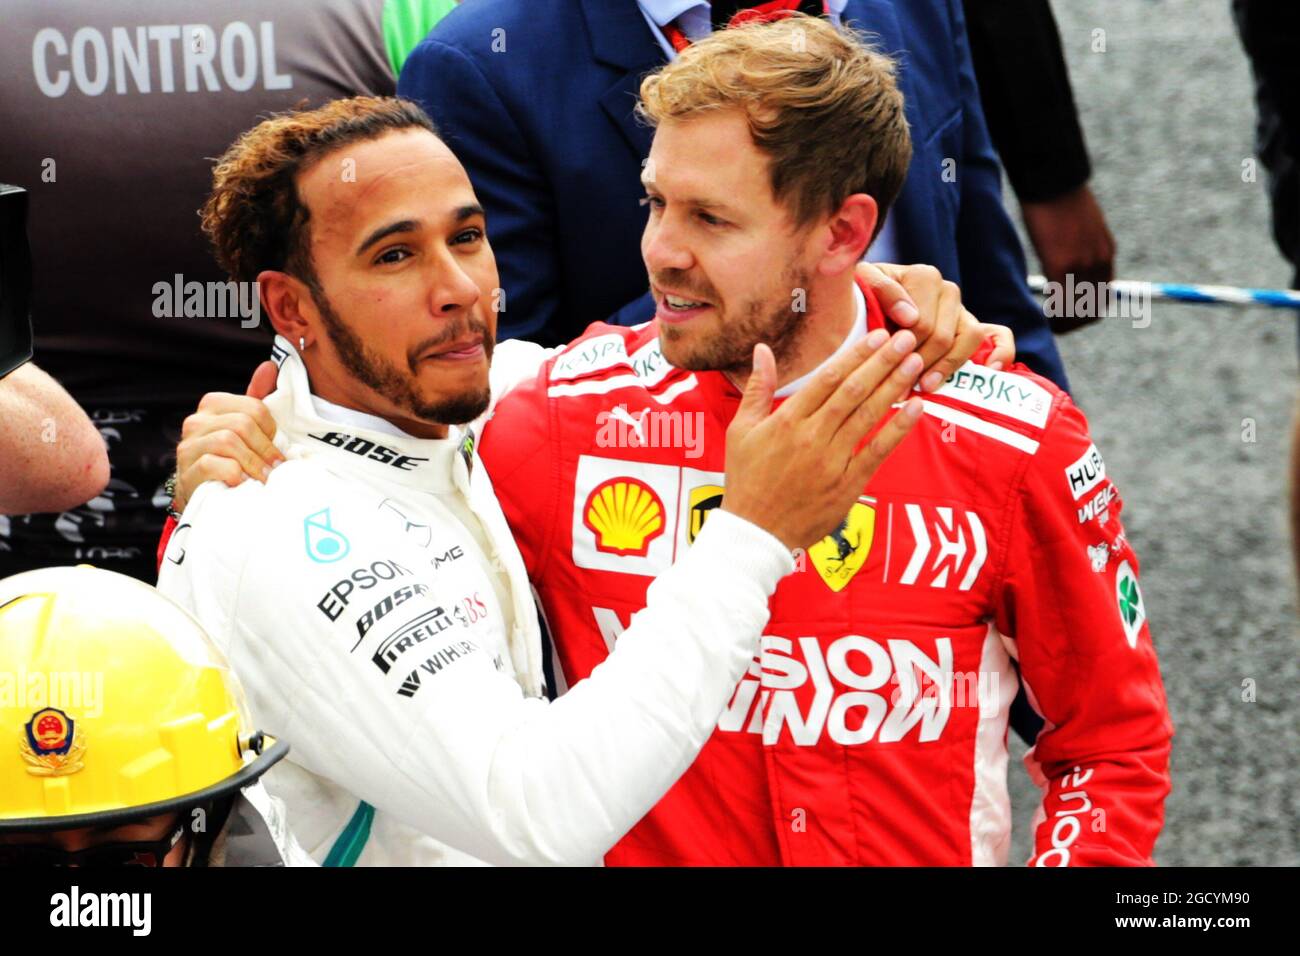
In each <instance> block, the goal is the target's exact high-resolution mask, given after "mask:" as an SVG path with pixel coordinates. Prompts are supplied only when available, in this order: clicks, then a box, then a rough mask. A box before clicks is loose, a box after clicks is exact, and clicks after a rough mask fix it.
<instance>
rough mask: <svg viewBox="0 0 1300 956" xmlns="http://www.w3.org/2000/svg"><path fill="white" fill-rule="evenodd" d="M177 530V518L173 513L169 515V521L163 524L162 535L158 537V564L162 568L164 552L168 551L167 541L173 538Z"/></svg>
mask: <svg viewBox="0 0 1300 956" xmlns="http://www.w3.org/2000/svg"><path fill="white" fill-rule="evenodd" d="M175 530H176V519H175V518H173V517H172V516H171V515H168V516H167V521H166V522H165V523H164V524H163V529H162V537H160V538H159V539H158V554H157V559H158V562H157V566H158V568H159V569H160V570H161V568H162V563H163V554H164V553H165V552H166V551H167V542H168V541H170V540H171V539H172V532H174V531H175Z"/></svg>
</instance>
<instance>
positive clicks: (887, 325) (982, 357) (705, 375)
mask: <svg viewBox="0 0 1300 956" xmlns="http://www.w3.org/2000/svg"><path fill="white" fill-rule="evenodd" d="M855 279H856V281H857V283H858V288H859V289H861V290H862V297H863V298H864V299H865V300H866V303H867V331H868V332H870V331H872V330H873V329H885V330H886V331H888V332H891V333H892V332H895V331H897V330H898V326H896V325H895V324H894V323H893V322H891V321H889V320H888V319H887V318H886V317H885V312H884V309H883V308H882V307H881V305H880V300H879V299H877V298H876V293H875V292H874V291H873V290H872V289H871V287H870V286H869V285H867V283H865V282H864V281H863V280H862V278H861V277H855ZM993 345H994V343H993V340H992V339H987V340H985V341H984V342H982V343H981V344H980V347H979V348H978V349H976V351H975V354H974V355H972V356H971V358H970V361H972V362H974V363H976V364H977V365H983V364H984V362H985V361H987V359H988V356H989V355H990V353H992V351H993ZM695 375H697V376H698V377H699V381H700V385H701V387H703V388H704V389H706V390H707V391H709V392H711V393H712V394H714V395H716V396H719V397H722V398H729V399H732V400H735V401H739V400H740V390H739V389H738V388H736V386H735V385H734V384H732V382H731V379H729V378H727V376H726V375H724V374H723V373H721V372H696V373H695ZM780 401H782V399H777V402H778V403H779V402H780Z"/></svg>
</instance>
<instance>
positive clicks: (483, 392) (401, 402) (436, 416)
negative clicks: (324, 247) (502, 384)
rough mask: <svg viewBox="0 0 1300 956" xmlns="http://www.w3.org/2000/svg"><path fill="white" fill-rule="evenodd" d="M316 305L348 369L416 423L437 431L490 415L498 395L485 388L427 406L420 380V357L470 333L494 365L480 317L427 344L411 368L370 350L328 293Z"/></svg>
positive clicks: (411, 356) (416, 351) (409, 359)
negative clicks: (418, 388)
mask: <svg viewBox="0 0 1300 956" xmlns="http://www.w3.org/2000/svg"><path fill="white" fill-rule="evenodd" d="M312 299H313V300H314V301H315V303H316V308H317V309H319V310H320V314H321V320H322V321H323V322H324V324H325V334H326V335H328V336H329V340H330V342H331V343H332V344H333V345H334V348H335V349H336V350H337V351H338V353H339V360H340V361H341V362H342V363H343V367H344V368H346V369H347V370H348V372H349V373H350V374H351V375H352V376H353V377H354V378H355V379H356V380H357V381H359V382H361V383H362V384H363V385H367V386H369V387H370V388H371V389H372V390H373V391H375V392H376V393H377V394H379V395H380V396H382V397H383V398H385V399H387V400H388V401H389V402H391V403H392V404H393V405H395V406H397V407H398V408H400V409H402V410H403V411H404V412H406V413H408V414H409V415H411V417H412V418H415V419H418V420H419V421H422V422H427V423H429V424H434V425H464V424H467V423H468V422H472V421H473V420H474V419H476V418H478V417H479V416H480V415H482V414H483V413H484V412H485V411H487V409H488V405H489V403H490V402H491V400H492V389H491V386H490V385H487V384H485V385H484V386H483V387H482V388H481V389H477V390H474V391H470V392H466V393H464V394H461V395H455V396H452V397H449V398H444V399H440V400H438V401H426V400H425V399H422V398H421V397H420V395H419V394H418V393H417V392H416V389H415V384H416V381H417V380H418V375H419V373H418V370H417V362H418V359H419V357H420V356H421V355H422V354H424V353H425V352H427V351H428V350H429V349H431V348H436V347H437V346H439V345H443V344H446V343H448V342H454V341H456V340H457V339H459V338H463V337H464V336H465V335H466V334H468V333H477V334H479V335H481V336H483V351H484V354H485V355H486V356H487V360H488V363H489V364H490V363H491V361H492V347H493V345H494V343H493V341H492V336H491V335H490V334H489V333H488V328H487V325H486V324H484V323H483V322H481V321H479V320H478V319H476V318H474V317H472V316H471V317H468V318H467V319H466V320H465V321H463V322H458V323H457V324H456V325H454V326H450V327H448V328H447V329H446V330H445V331H444V332H442V333H441V334H439V335H436V336H434V337H432V338H429V339H425V340H424V341H423V342H420V343H419V344H418V345H417V346H415V348H413V349H411V350H409V351H408V352H407V356H406V364H407V367H406V368H405V369H403V368H401V367H399V366H398V365H397V364H396V363H394V362H391V361H389V360H388V359H386V358H384V357H383V356H382V355H379V354H378V353H376V352H374V351H373V350H371V349H370V348H368V347H367V346H366V344H365V342H363V341H362V340H361V336H359V335H357V333H356V332H355V331H353V330H352V329H351V328H350V327H349V326H348V325H347V324H346V323H345V322H344V321H343V320H342V318H340V317H339V314H338V313H337V312H335V311H334V307H333V306H332V305H331V304H330V301H329V299H328V298H327V297H326V295H325V294H324V292H320V293H319V294H318V293H316V292H315V291H313V294H312Z"/></svg>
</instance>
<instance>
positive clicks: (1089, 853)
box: [480, 292, 1173, 866]
mask: <svg viewBox="0 0 1300 956" xmlns="http://www.w3.org/2000/svg"><path fill="white" fill-rule="evenodd" d="M867 299H868V325H869V326H870V327H872V328H875V327H879V326H881V324H882V321H883V320H882V318H881V314H880V310H879V307H878V305H877V304H876V303H875V301H874V299H872V297H871V295H870V293H869V292H868V293H867ZM739 400H740V395H739V393H738V392H737V390H736V389H735V388H734V387H733V386H732V385H731V384H730V383H729V381H728V380H727V379H726V378H725V377H724V376H723V375H722V374H720V373H716V372H695V373H692V372H687V371H683V370H680V369H676V368H674V367H672V366H669V365H668V364H667V363H666V362H665V360H664V358H663V356H662V354H661V353H660V351H659V347H658V333H657V330H656V327H655V325H654V323H650V324H648V325H645V326H642V327H640V328H636V329H629V328H619V327H613V326H606V325H602V324H596V325H593V326H591V328H589V329H588V330H587V332H586V333H585V334H584V335H583V336H582V337H581V338H580V339H578V340H576V341H575V342H574V343H573V344H571V345H570V346H568V347H567V348H565V349H563V350H561V352H560V353H559V354H558V355H555V356H552V357H551V358H550V359H549V360H548V361H547V362H546V363H545V364H544V365H543V366H542V368H541V370H540V372H539V373H538V374H537V375H536V376H535V378H532V379H529V380H528V381H526V382H524V383H523V384H522V385H520V386H518V387H517V388H515V389H514V391H512V392H510V393H509V394H508V395H506V396H505V397H504V398H502V399H501V401H500V404H499V405H498V406H497V409H496V412H495V415H494V417H493V418H492V419H491V420H490V421H489V423H488V425H487V428H486V430H485V432H484V436H483V441H482V443H481V446H480V447H481V454H482V456H483V460H484V461H485V462H486V464H487V467H488V469H489V471H490V473H491V476H492V479H493V483H494V485H495V486H496V490H497V495H498V497H499V499H500V501H501V505H502V508H503V509H504V511H505V514H506V517H507V519H508V520H509V522H510V525H511V528H512V530H513V532H514V534H515V537H516V540H517V541H518V544H519V548H520V550H521V551H522V553H523V556H524V560H525V562H526V564H527V568H528V574H529V577H530V579H531V581H532V583H533V586H534V587H535V588H536V590H537V592H538V594H539V596H540V600H541V604H542V608H543V612H544V614H545V616H546V619H547V621H548V624H549V626H550V631H551V634H552V636H553V640H554V641H555V642H556V650H557V654H558V658H559V662H560V664H561V665H562V668H563V676H564V678H565V680H567V682H568V684H569V685H572V684H573V683H575V682H577V681H580V680H582V679H583V678H585V677H586V676H587V675H588V674H590V673H591V672H592V670H593V668H595V667H597V666H598V665H599V664H600V663H601V661H603V660H604V659H605V657H606V655H607V654H608V652H609V650H610V648H611V647H612V646H613V644H614V642H615V641H616V640H617V639H618V635H619V633H620V632H621V631H622V630H623V629H624V628H626V627H627V626H628V621H629V619H630V617H631V616H632V615H633V614H635V613H636V612H637V611H639V610H640V609H641V608H642V607H644V605H645V592H646V588H647V587H648V586H649V584H650V582H651V581H653V580H654V576H655V575H656V574H658V573H660V572H661V571H663V570H664V569H665V568H666V567H668V566H669V565H670V564H671V563H672V562H673V561H674V559H675V558H676V556H678V555H680V554H681V553H683V551H684V549H686V548H688V547H690V545H691V542H692V541H693V539H694V536H695V535H696V534H697V533H698V532H699V529H700V527H701V526H702V525H703V523H704V522H705V521H706V520H707V519H708V516H709V513H710V511H711V510H712V509H714V508H716V507H717V506H718V504H719V502H720V501H721V498H722V495H723V493H724V488H723V479H724V474H723V473H724V449H725V431H726V428H727V425H728V423H729V422H730V421H731V418H732V416H733V415H734V413H735V411H736V408H737V406H738V403H739ZM925 410H926V414H925V415H923V416H922V418H921V420H920V422H918V424H917V426H916V427H915V429H914V430H913V433H912V434H911V435H909V436H908V438H907V439H906V440H905V441H904V442H903V444H902V445H901V446H900V447H899V448H898V449H897V450H896V451H895V452H894V453H893V455H892V456H891V457H890V458H889V459H888V460H887V461H886V462H885V464H884V465H883V466H882V467H881V469H880V470H879V471H878V472H877V474H876V475H875V477H874V478H873V479H872V480H871V482H870V483H869V485H868V486H867V487H866V488H864V489H863V494H862V496H861V497H860V498H859V500H858V503H857V504H855V505H854V506H853V508H852V510H851V511H850V512H849V514H848V515H847V516H846V517H845V521H844V523H843V524H842V525H841V526H840V528H839V529H838V530H837V531H836V532H835V533H834V534H833V535H831V536H830V537H828V538H825V539H823V540H822V541H821V542H819V543H818V544H816V545H815V546H813V547H812V548H810V549H809V550H808V551H807V552H806V553H805V554H803V555H802V556H799V555H796V557H797V559H798V560H797V566H798V567H799V568H801V570H796V572H795V573H794V574H792V575H790V576H788V577H786V578H785V579H784V581H782V583H781V584H780V586H779V587H778V588H777V591H776V593H775V595H774V597H773V599H772V601H771V621H770V623H769V625H768V628H767V632H766V635H765V637H764V639H763V643H762V652H761V655H760V657H758V658H756V659H755V661H754V663H753V664H752V665H751V667H750V670H749V672H748V675H747V676H745V677H744V678H742V680H741V681H740V683H739V685H738V686H737V688H736V692H735V696H734V697H733V699H732V701H731V703H730V706H729V707H728V709H727V710H726V712H725V713H724V714H723V716H722V718H721V719H720V720H719V722H718V727H717V729H716V731H715V732H714V734H713V736H712V737H711V738H710V740H709V742H708V743H707V744H706V745H705V747H704V750H703V751H702V753H701V754H700V756H699V758H698V759H697V760H696V761H695V763H694V764H693V765H692V767H691V768H690V770H688V771H687V773H686V774H685V775H684V776H683V777H682V778H681V779H680V780H679V781H678V783H677V784H676V785H675V786H674V787H673V788H672V789H671V790H670V791H669V792H668V794H667V795H666V796H665V797H664V798H663V800H662V801H660V803H659V804H658V805H657V806H656V807H655V808H654V809H653V810H651V811H650V813H648V814H647V815H646V816H645V817H644V818H643V819H642V820H641V822H640V823H639V824H638V825H637V826H636V827H634V828H633V829H632V831H631V832H630V833H628V835H627V836H626V837H625V838H624V839H623V840H622V841H621V842H619V843H618V844H617V845H616V846H615V847H614V849H613V850H611V851H610V852H609V854H608V855H607V856H606V863H608V864H611V865H620V864H632V865H661V864H662V865H675V864H702V865H722V866H728V865H747V864H749V865H775V864H789V865H828V864H829V865H835V864H849V865H853V864H879V865H971V864H1000V863H1003V862H1005V861H1006V857H1007V853H1008V847H1009V842H1010V829H1011V826H1010V822H1011V821H1010V806H1009V800H1008V795H1007V786H1006V773H1007V762H1008V761H1007V747H1006V738H1007V714H1008V709H1009V706H1010V703H1011V701H1012V699H1013V698H1014V697H1015V694H1016V690H1017V687H1018V680H1023V681H1024V682H1025V683H1026V684H1027V690H1028V694H1029V699H1030V702H1031V703H1032V704H1033V705H1034V707H1035V708H1036V709H1037V710H1038V712H1039V713H1040V714H1041V715H1043V717H1044V718H1045V721H1046V722H1045V726H1044V729H1043V730H1042V732H1041V733H1040V734H1039V736H1038V739H1037V741H1036V744H1035V746H1034V747H1033V749H1032V750H1031V751H1030V753H1029V755H1028V756H1027V758H1026V764H1027V765H1028V767H1029V770H1030V773H1031V774H1032V775H1034V776H1035V779H1036V781H1037V782H1038V783H1039V784H1040V786H1041V787H1042V788H1043V792H1044V797H1043V803H1042V805H1041V808H1040V810H1039V813H1038V816H1037V819H1036V827H1035V829H1036V834H1035V838H1034V851H1033V856H1032V857H1031V860H1030V862H1031V863H1036V864H1039V865H1046V866H1058V865H1087V864H1092V865H1141V864H1150V863H1151V853H1152V848H1153V846H1154V844H1155V841H1156V837H1157V835H1158V834H1159V832H1160V829H1161V826H1162V822H1163V805H1164V799H1165V796H1166V795H1167V794H1168V792H1169V787H1170V784H1169V775H1168V759H1169V750H1170V740H1171V737H1172V733H1173V728H1172V724H1171V722H1170V719H1169V715H1168V711H1167V708H1166V704H1165V696H1164V689H1163V686H1162V684H1161V679H1160V672H1159V668H1158V665H1157V661H1156V653H1155V648H1154V646H1153V645H1152V642H1151V637H1150V634H1149V631H1148V627H1147V623H1146V608H1145V604H1144V602H1143V599H1142V594H1141V590H1140V588H1139V586H1138V560H1137V557H1136V555H1135V554H1134V552H1133V549H1132V548H1131V547H1130V545H1129V543H1128V542H1127V540H1126V539H1125V536H1124V530H1123V526H1122V524H1121V522H1120V509H1121V502H1120V499H1119V496H1118V493H1117V492H1116V490H1115V486H1114V485H1113V484H1112V482H1111V481H1110V479H1109V478H1108V477H1107V475H1106V470H1105V463H1104V461H1103V459H1102V457H1101V455H1100V454H1099V453H1098V451H1097V449H1096V447H1095V446H1094V445H1093V443H1092V441H1091V439H1090V438H1089V435H1088V426H1087V422H1086V420H1085V419H1084V416H1083V414H1082V412H1080V411H1079V409H1078V408H1076V407H1075V405H1074V404H1073V403H1072V402H1071V401H1070V398H1069V397H1068V396H1067V395H1066V394H1065V393H1064V392H1062V391H1060V390H1059V389H1057V388H1056V387H1055V386H1054V385H1052V384H1051V383H1050V382H1048V381H1047V380H1046V379H1043V378H1040V377H1038V376H1037V375H1034V374H1033V373H1031V372H1029V371H1028V370H1027V369H1026V368H1024V366H1021V365H1016V366H1014V367H1013V368H1012V369H1011V370H1008V371H1003V372H999V371H993V370H990V369H987V368H984V367H983V366H981V365H979V364H977V363H973V362H972V363H968V364H967V365H966V366H964V367H963V368H961V369H960V370H959V371H957V372H956V373H955V374H954V375H953V376H952V377H951V378H949V380H948V381H947V382H946V383H945V385H944V386H943V388H942V390H940V391H939V392H938V393H936V394H934V395H931V396H926V397H925ZM789 493H790V494H798V489H790V490H789Z"/></svg>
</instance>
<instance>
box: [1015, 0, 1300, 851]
mask: <svg viewBox="0 0 1300 956" xmlns="http://www.w3.org/2000/svg"><path fill="white" fill-rule="evenodd" d="M1053 9H1054V11H1055V13H1056V17H1057V21H1058V24H1059V26H1060V29H1061V37H1062V42H1063V45H1064V48H1065V53H1066V59H1067V61H1068V63H1069V67H1070V73H1071V78H1072V80H1073V84H1074V92H1075V98H1076V101H1077V105H1078V108H1079V113H1080V116H1081V118H1082V121H1083V126H1084V129H1085V132H1086V134H1087V140H1088V146H1089V151H1090V154H1091V156H1092V160H1093V167H1094V175H1093V180H1092V186H1093V189H1094V191H1095V192H1096V194H1097V196H1098V198H1099V199H1100V201H1101V204H1102V206H1103V208H1104V210H1105V212H1106V216H1107V219H1108V221H1109V223H1110V228H1111V231H1112V232H1113V233H1114V234H1115V237H1116V241H1117V243H1118V248H1119V253H1118V259H1117V264H1116V271H1117V275H1118V276H1119V277H1120V278H1132V279H1146V280H1152V281H1170V282H1200V283H1214V284H1225V285H1240V286H1264V287H1285V286H1286V285H1287V284H1288V282H1289V278H1290V275H1291V270H1290V268H1289V266H1288V265H1287V264H1286V263H1285V261H1284V260H1283V259H1282V257H1281V256H1280V254H1279V253H1278V251H1277V249H1276V247H1275V246H1274V245H1273V242H1272V238H1271V233H1270V231H1269V210H1268V194H1267V189H1266V185H1265V178H1264V171H1263V169H1262V167H1261V168H1259V170H1258V175H1257V177H1256V181H1255V182H1245V181H1243V160H1247V159H1250V158H1251V157H1252V156H1253V135H1254V122H1255V109H1254V98H1253V85H1252V81H1251V77H1250V70H1249V64H1248V62H1247V60H1246V58H1245V54H1244V53H1243V51H1242V48H1241V44H1240V42H1239V40H1238V37H1237V34H1236V31H1235V29H1234V27H1233V23H1232V19H1231V16H1230V12H1229V5H1228V0H1144V2H1135V0H1089V2H1087V3H1084V2H1078V0H1055V2H1054V3H1053ZM1096 30H1104V31H1105V51H1104V52H1098V51H1095V50H1094V37H1095V34H1094V31H1096ZM1296 55H1297V56H1300V50H1297V51H1296ZM1008 205H1009V207H1010V208H1013V209H1014V208H1015V201H1014V199H1012V198H1010V195H1009V194H1008ZM1017 215H1018V213H1017ZM1022 235H1023V232H1022ZM1027 248H1028V246H1027ZM1031 271H1038V267H1037V264H1036V263H1035V262H1034V261H1033V259H1032V253H1031ZM1296 326H1297V316H1296V314H1295V313H1294V312H1290V311H1285V310H1277V309H1266V308H1258V307H1251V308H1242V307H1230V306H1223V307H1220V306H1209V305H1184V304H1175V303H1166V302H1158V301H1157V302H1154V303H1152V306H1151V324H1150V326H1149V327H1147V328H1134V327H1133V323H1132V322H1131V321H1130V320H1127V319H1123V318H1109V319H1106V320H1104V321H1102V322H1101V323H1099V324H1096V325H1092V326H1089V327H1087V328H1085V329H1082V330H1080V331H1078V332H1075V333H1073V334H1070V335H1067V336H1063V337H1062V338H1061V339H1060V348H1061V352H1062V354H1063V355H1064V358H1065V361H1066V365H1067V367H1068V370H1069V375H1070V379H1071V384H1072V389H1073V393H1074V396H1075V399H1076V401H1077V402H1078V403H1079V405H1080V406H1081V407H1082V408H1083V409H1084V411H1085V413H1086V414H1087V415H1088V417H1089V419H1090V421H1091V424H1092V431H1093V435H1094V437H1095V439H1096V442H1097V446H1098V447H1099V448H1100V449H1101V451H1102V453H1103V454H1104V456H1105V459H1106V466H1107V473H1108V474H1109V475H1110V476H1111V477H1113V478H1114V479H1115V481H1116V483H1117V484H1118V486H1119V488H1120V491H1121V494H1122V496H1123V499H1124V502H1125V507H1124V515H1123V520H1124V524H1125V527H1126V529H1127V531H1128V536H1129V539H1130V540H1131V541H1132V543H1133V545H1134V547H1135V548H1136V550H1137V554H1138V557H1139V558H1140V560H1141V565H1142V575H1141V581H1142V593H1143V596H1144V597H1145V599H1146V602H1147V611H1148V615H1149V618H1148V619H1149V621H1150V626H1151V630H1152V634H1153V636H1154V639H1155V642H1156V647H1157V649H1158V652H1159V654H1160V660H1161V670H1162V672H1163V675H1164V681H1165V688H1166V691H1167V693H1168V697H1169V706H1170V710H1171V712H1172V714H1173V719H1174V724H1175V727H1176V732H1177V736H1176V738H1175V741H1174V752H1173V760H1172V770H1173V792H1172V794H1171V795H1170V797H1169V800H1168V802H1167V803H1166V808H1165V809H1166V818H1165V829H1164V833H1163V835H1162V836H1161V838H1160V841H1159V843H1158V844H1157V847H1156V862H1157V863H1159V864H1162V865H1166V866H1187V865H1221V866H1254V865H1284V866H1295V865H1297V864H1298V863H1300V814H1298V813H1297V807H1296V791H1297V790H1298V789H1300V770H1298V769H1297V763H1298V759H1300V757H1298V755H1300V720H1297V714H1300V693H1298V692H1297V687H1298V686H1300V665H1298V664H1297V648H1298V647H1300V644H1298V643H1297V627H1296V592H1295V585H1294V581H1293V572H1292V562H1291V558H1290V539H1289V532H1288V517H1287V505H1286V496H1287V487H1288V484H1287V483H1288V472H1289V467H1288V461H1287V459H1288V454H1289V452H1288V449H1289V443H1290V432H1291V421H1292V415H1293V409H1294V407H1295V400H1296V382H1297V379H1296V375H1297V368H1296V364H1297V362H1296V356H1297V343H1296ZM1251 439H1253V440H1251ZM1080 623H1081V624H1083V625H1085V626H1086V623H1087V622H1080ZM1095 691H1096V693H1099V694H1104V693H1106V688H1105V687H1104V686H1098V687H1097V688H1095ZM1252 691H1253V693H1252ZM1252 697H1253V699H1251V698H1252ZM1024 750H1025V748H1024V746H1023V745H1021V744H1020V743H1019V741H1013V743H1012V755H1013V757H1014V758H1019V757H1020V756H1021V755H1022V754H1023V753H1024ZM1011 786H1012V800H1013V807H1014V810H1015V836H1014V844H1013V853H1012V862H1013V863H1015V862H1023V861H1024V860H1025V858H1026V857H1027V856H1028V854H1029V851H1030V835H1031V830H1030V824H1031V821H1032V817H1033V812H1034V808H1035V806H1036V804H1037V798H1038V791H1037V789H1036V788H1035V787H1033V786H1032V785H1031V784H1030V783H1029V781H1028V778H1027V776H1026V774H1025V773H1024V771H1023V770H1022V769H1021V768H1019V767H1018V766H1017V765H1016V764H1015V763H1013V765H1012V768H1011Z"/></svg>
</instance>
